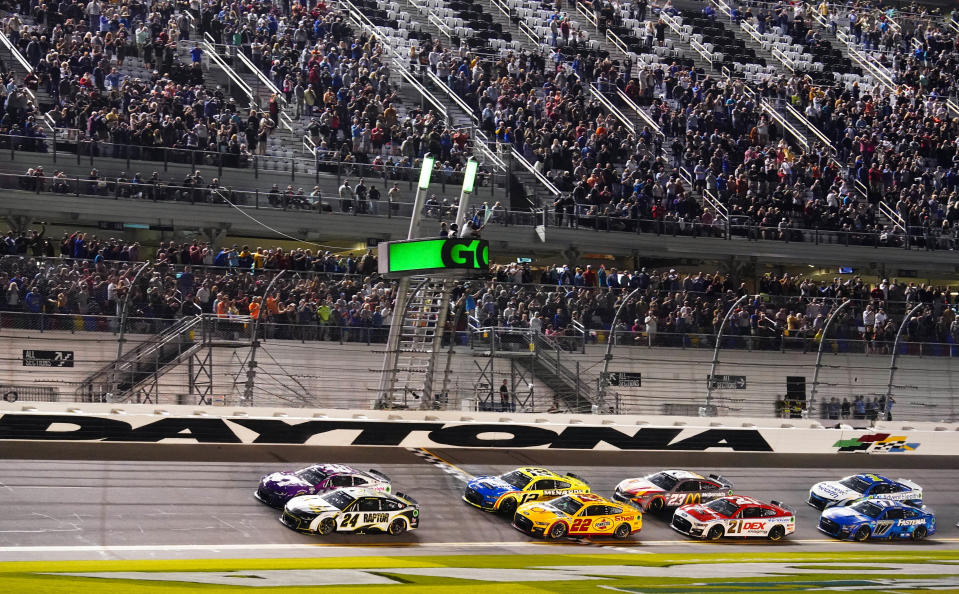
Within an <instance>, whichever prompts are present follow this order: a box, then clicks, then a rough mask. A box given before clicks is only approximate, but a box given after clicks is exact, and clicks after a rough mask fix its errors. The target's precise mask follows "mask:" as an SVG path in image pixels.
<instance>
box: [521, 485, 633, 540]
mask: <svg viewBox="0 0 959 594" xmlns="http://www.w3.org/2000/svg"><path fill="white" fill-rule="evenodd" d="M513 526H514V527H516V528H517V529H518V530H521V531H523V532H525V533H527V534H530V535H532V536H545V537H546V538H550V539H556V538H562V537H564V536H567V535H569V536H613V537H614V538H621V539H626V538H629V535H630V534H634V533H636V532H639V531H640V530H641V529H642V527H643V514H642V513H641V512H640V511H639V510H637V509H635V508H633V507H631V506H629V505H623V504H622V503H616V502H614V501H609V500H608V499H604V498H603V497H600V496H599V495H595V494H593V493H578V494H575V495H566V496H563V497H559V498H557V499H553V500H552V501H545V502H539V501H536V502H533V503H526V504H523V505H521V506H520V508H519V509H518V510H516V515H514V516H513Z"/></svg>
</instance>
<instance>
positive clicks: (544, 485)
mask: <svg viewBox="0 0 959 594" xmlns="http://www.w3.org/2000/svg"><path fill="white" fill-rule="evenodd" d="M555 485H556V481H554V480H553V479H539V480H538V481H536V484H535V485H534V486H533V489H535V490H537V491H540V490H544V489H555V488H556V487H555Z"/></svg>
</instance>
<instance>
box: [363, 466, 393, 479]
mask: <svg viewBox="0 0 959 594" xmlns="http://www.w3.org/2000/svg"><path fill="white" fill-rule="evenodd" d="M366 472H368V473H369V474H372V475H373V476H375V477H376V478H378V479H381V480H384V481H386V482H388V483H391V482H393V481H391V480H390V477H388V476H386V475H385V474H383V473H382V472H380V471H379V470H373V469H372V468H370V469H369V470H367V471H366Z"/></svg>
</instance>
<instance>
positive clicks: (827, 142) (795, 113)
mask: <svg viewBox="0 0 959 594" xmlns="http://www.w3.org/2000/svg"><path fill="white" fill-rule="evenodd" d="M786 112H787V113H789V115H791V116H792V117H794V118H796V119H797V120H799V121H800V122H802V124H803V125H804V126H806V128H807V129H808V130H809V131H810V132H812V133H813V135H814V136H815V137H816V138H817V139H819V142H821V143H823V145H824V146H825V147H826V148H828V149H829V152H830V153H832V154H835V153H836V147H834V146H833V145H832V141H831V140H829V137H828V136H826V135H825V134H824V133H823V131H822V130H820V129H819V127H818V126H816V125H815V124H813V123H812V122H810V121H809V119H808V118H807V117H806V116H805V115H803V114H802V112H800V111H799V110H798V109H796V108H795V107H793V106H792V105H791V104H790V103H789V102H788V101H787V102H786Z"/></svg>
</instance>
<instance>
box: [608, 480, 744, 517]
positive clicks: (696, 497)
mask: <svg viewBox="0 0 959 594" xmlns="http://www.w3.org/2000/svg"><path fill="white" fill-rule="evenodd" d="M732 487H733V486H732V484H730V482H729V481H727V480H726V479H725V478H723V477H721V476H718V475H715V474H711V475H709V478H706V477H704V476H702V475H699V474H696V473H695V472H689V471H688V470H664V471H662V472H657V473H655V474H650V475H647V476H644V477H642V478H630V479H626V480H624V481H622V482H620V483H619V484H618V485H616V492H615V493H614V494H613V499H615V500H616V501H624V502H627V503H630V504H632V505H634V506H636V507H639V508H640V509H643V510H645V511H649V512H658V511H660V510H661V509H663V508H665V507H678V506H680V505H685V504H687V503H703V502H706V501H712V500H713V499H717V498H719V497H724V496H726V495H729V494H730V493H732Z"/></svg>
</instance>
